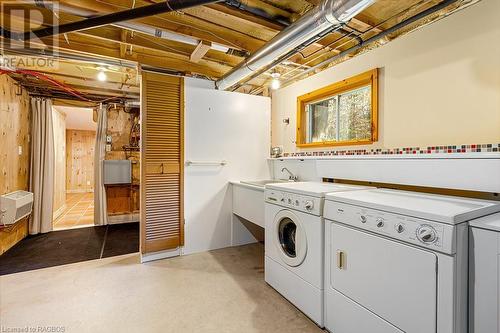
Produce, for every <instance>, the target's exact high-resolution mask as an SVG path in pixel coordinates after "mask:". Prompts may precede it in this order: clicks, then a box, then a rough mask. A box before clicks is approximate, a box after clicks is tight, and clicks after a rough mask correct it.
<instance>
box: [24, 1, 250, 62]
mask: <svg viewBox="0 0 500 333" xmlns="http://www.w3.org/2000/svg"><path fill="white" fill-rule="evenodd" d="M29 3H30V4H31V5H34V6H38V7H42V8H46V9H48V10H51V11H53V12H57V11H60V12H62V13H66V14H70V15H74V16H80V17H85V18H91V17H94V16H96V15H98V12H95V11H93V10H89V9H83V8H76V7H73V6H68V5H65V4H62V3H59V4H57V5H54V2H52V1H45V2H44V1H43V0H30V1H29ZM111 25H112V26H115V27H118V28H121V29H126V30H130V31H134V32H140V33H143V34H146V35H150V36H153V37H158V38H162V39H166V40H171V41H174V42H179V43H183V44H188V45H193V46H197V45H198V44H199V43H200V40H199V39H197V38H194V37H191V36H186V35H181V34H178V33H175V32H172V31H169V30H166V29H161V28H157V27H154V26H150V25H147V24H143V23H136V22H117V23H113V24H111ZM210 48H211V49H212V50H215V51H219V52H222V53H228V54H234V55H237V56H242V57H243V56H245V51H241V50H236V49H233V48H230V47H227V46H225V45H222V44H219V43H212V45H211V46H210Z"/></svg>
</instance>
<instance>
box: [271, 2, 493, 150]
mask: <svg viewBox="0 0 500 333" xmlns="http://www.w3.org/2000/svg"><path fill="white" fill-rule="evenodd" d="M499 13H500V1H499V0H482V1H481V2H479V3H477V4H475V5H473V6H471V7H470V8H467V9H464V10H462V11H460V12H458V13H455V14H453V15H450V16H449V17H447V18H445V19H442V20H440V21H438V22H435V23H433V24H431V25H428V26H426V27H423V28H421V29H420V30H418V31H415V32H413V33H411V34H408V35H406V36H403V37H401V38H398V39H396V40H394V41H392V42H390V43H388V44H386V45H384V46H382V47H380V48H377V49H375V50H372V51H369V52H367V53H365V54H363V55H360V56H358V57H355V58H353V59H350V60H348V61H345V62H343V63H341V64H338V65H336V66H333V67H332V68H329V69H327V70H325V71H322V72H320V73H318V74H316V75H314V76H311V77H309V78H307V79H305V80H302V81H299V82H297V83H295V84H293V85H291V86H288V87H285V88H283V89H280V90H278V91H276V92H274V94H273V96H272V99H273V101H272V102H273V105H272V121H273V126H272V136H273V137H272V142H273V146H276V145H283V146H284V151H285V152H294V151H298V150H301V149H297V148H296V147H295V130H296V100H297V97H298V96H300V95H302V94H305V93H308V92H310V91H313V90H315V89H318V88H321V87H324V86H326V85H329V84H332V83H335V82H338V81H340V80H343V79H345V78H348V77H351V76H353V75H356V74H359V73H362V72H364V71H367V70H370V69H373V68H376V67H378V68H380V69H381V70H380V96H379V97H380V108H379V111H380V119H379V126H380V140H379V142H377V143H376V144H373V145H368V146H356V147H353V146H350V147H346V148H348V149H355V148H358V147H359V148H360V149H365V148H368V149H370V148H396V147H416V146H417V147H418V146H419V147H427V146H429V145H430V146H434V145H454V144H475V143H497V142H500V141H499V140H500V43H499V42H498V41H500V19H499ZM284 118H290V125H286V124H284V123H283V121H282V120H283V119H284ZM302 150H307V149H302ZM309 150H310V149H309ZM320 150H325V149H324V148H323V149H320Z"/></svg>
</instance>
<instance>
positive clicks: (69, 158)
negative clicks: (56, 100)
mask: <svg viewBox="0 0 500 333" xmlns="http://www.w3.org/2000/svg"><path fill="white" fill-rule="evenodd" d="M52 119H53V130H54V153H55V156H54V160H55V163H54V167H55V174H56V175H57V176H56V177H54V207H53V211H54V217H53V230H54V231H56V230H65V229H73V228H81V227H89V226H93V225H94V150H95V141H96V123H95V122H94V121H93V109H91V108H81V107H68V106H54V107H53V110H52Z"/></svg>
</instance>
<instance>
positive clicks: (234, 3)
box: [225, 0, 290, 27]
mask: <svg viewBox="0 0 500 333" xmlns="http://www.w3.org/2000/svg"><path fill="white" fill-rule="evenodd" d="M225 4H226V6H229V7H234V8H237V9H239V10H242V11H244V12H248V13H250V14H253V15H255V16H259V17H261V18H263V19H265V20H268V21H271V22H274V23H278V24H280V25H282V26H285V27H287V26H289V25H290V21H289V20H288V18H286V17H279V16H278V17H276V16H273V15H271V14H269V13H267V12H266V11H265V10H262V9H260V8H255V7H251V6H249V5H248V4H246V3H243V2H242V1H241V0H226V1H225Z"/></svg>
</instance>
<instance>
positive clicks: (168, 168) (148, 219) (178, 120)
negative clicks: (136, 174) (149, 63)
mask: <svg viewBox="0 0 500 333" xmlns="http://www.w3.org/2000/svg"><path fill="white" fill-rule="evenodd" d="M141 89H142V96H141V98H142V110H141V117H142V122H141V131H142V135H141V142H142V143H141V145H142V151H141V152H142V154H141V174H142V180H141V182H142V184H141V185H142V189H141V228H142V229H141V231H142V238H141V251H142V253H151V252H157V251H162V250H168V249H175V248H177V247H179V246H181V245H183V242H184V235H183V221H184V216H183V137H184V135H183V108H184V106H183V99H184V96H183V89H184V83H183V79H182V78H180V77H176V76H169V75H164V74H158V73H153V72H143V73H142V88H141Z"/></svg>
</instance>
